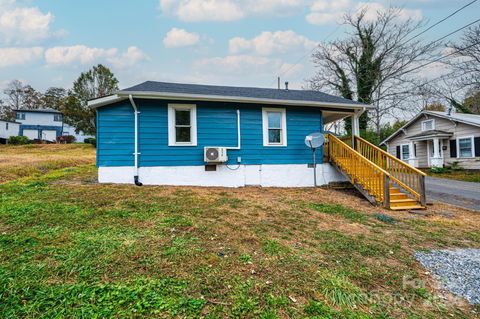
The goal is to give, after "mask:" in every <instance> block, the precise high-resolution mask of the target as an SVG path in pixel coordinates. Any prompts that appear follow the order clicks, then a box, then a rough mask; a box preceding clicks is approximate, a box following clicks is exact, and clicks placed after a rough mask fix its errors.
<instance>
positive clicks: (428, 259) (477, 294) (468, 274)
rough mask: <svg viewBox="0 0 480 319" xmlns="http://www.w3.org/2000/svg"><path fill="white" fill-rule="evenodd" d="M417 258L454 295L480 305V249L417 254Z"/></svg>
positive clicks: (434, 251) (433, 251)
mask: <svg viewBox="0 0 480 319" xmlns="http://www.w3.org/2000/svg"><path fill="white" fill-rule="evenodd" d="M415 257H416V258H417V260H418V261H420V263H421V264H422V265H423V266H424V267H425V268H427V269H428V270H430V271H431V272H432V273H433V274H434V276H435V277H436V278H437V279H438V280H439V281H440V283H441V284H442V286H444V287H445V288H447V289H448V290H450V291H451V292H452V293H454V294H456V295H458V296H461V297H463V298H465V299H467V300H468V302H470V303H471V304H480V271H479V270H478V269H479V268H480V249H452V250H432V251H429V252H416V253H415Z"/></svg>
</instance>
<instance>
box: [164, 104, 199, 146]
mask: <svg viewBox="0 0 480 319" xmlns="http://www.w3.org/2000/svg"><path fill="white" fill-rule="evenodd" d="M175 110H189V111H190V125H191V129H190V140H191V142H177V141H176V140H175ZM168 146H197V106H196V105H195V104H168Z"/></svg>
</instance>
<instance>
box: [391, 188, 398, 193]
mask: <svg viewBox="0 0 480 319" xmlns="http://www.w3.org/2000/svg"><path fill="white" fill-rule="evenodd" d="M398 193H400V189H399V188H397V187H390V194H398Z"/></svg>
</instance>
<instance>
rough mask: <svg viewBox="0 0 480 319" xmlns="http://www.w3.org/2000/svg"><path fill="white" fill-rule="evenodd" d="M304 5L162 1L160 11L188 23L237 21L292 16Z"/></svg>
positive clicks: (281, 0)
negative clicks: (294, 10)
mask: <svg viewBox="0 0 480 319" xmlns="http://www.w3.org/2000/svg"><path fill="white" fill-rule="evenodd" d="M303 4H304V0H179V1H174V0H160V9H161V11H162V12H163V13H166V14H171V15H174V16H177V17H178V18H179V19H180V20H182V21H186V22H198V21H235V20H239V19H242V18H244V17H246V16H248V15H251V14H268V15H284V14H291V12H292V10H293V9H297V8H301V7H302V6H303Z"/></svg>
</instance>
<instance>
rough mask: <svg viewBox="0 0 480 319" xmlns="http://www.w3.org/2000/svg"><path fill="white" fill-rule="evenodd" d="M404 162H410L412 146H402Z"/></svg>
mask: <svg viewBox="0 0 480 319" xmlns="http://www.w3.org/2000/svg"><path fill="white" fill-rule="evenodd" d="M401 148H402V155H401V156H402V158H401V159H402V160H408V159H409V158H410V145H408V144H402V146H401Z"/></svg>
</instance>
